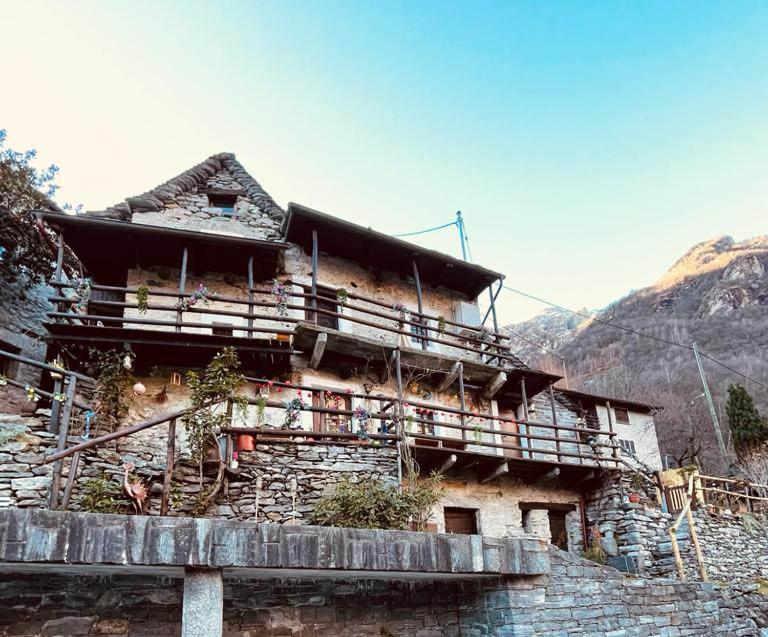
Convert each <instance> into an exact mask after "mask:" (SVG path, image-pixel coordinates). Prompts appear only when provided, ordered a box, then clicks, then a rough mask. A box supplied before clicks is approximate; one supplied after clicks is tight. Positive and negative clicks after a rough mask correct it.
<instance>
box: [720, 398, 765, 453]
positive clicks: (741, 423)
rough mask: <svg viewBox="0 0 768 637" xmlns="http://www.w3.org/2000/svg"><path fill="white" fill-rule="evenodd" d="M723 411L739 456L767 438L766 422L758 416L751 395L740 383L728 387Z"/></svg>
mask: <svg viewBox="0 0 768 637" xmlns="http://www.w3.org/2000/svg"><path fill="white" fill-rule="evenodd" d="M725 413H726V414H727V415H728V423H729V425H730V427H731V438H732V440H733V446H734V448H735V449H736V453H737V454H739V455H740V456H742V455H744V454H745V453H748V452H749V451H750V450H752V449H754V448H755V447H757V446H759V445H761V444H762V443H764V442H765V441H766V440H768V424H766V422H765V420H764V419H763V418H761V417H760V414H759V412H758V411H757V408H756V407H755V403H754V402H753V400H752V396H750V395H749V393H748V392H747V390H746V389H744V387H742V386H741V385H730V386H729V387H728V402H727V404H726V406H725Z"/></svg>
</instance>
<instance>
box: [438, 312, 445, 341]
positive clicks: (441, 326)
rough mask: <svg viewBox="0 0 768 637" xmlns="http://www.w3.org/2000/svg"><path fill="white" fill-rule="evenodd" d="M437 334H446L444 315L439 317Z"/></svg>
mask: <svg viewBox="0 0 768 637" xmlns="http://www.w3.org/2000/svg"><path fill="white" fill-rule="evenodd" d="M437 333H438V334H440V336H442V335H443V334H445V317H444V316H443V315H442V314H441V315H440V316H438V317H437Z"/></svg>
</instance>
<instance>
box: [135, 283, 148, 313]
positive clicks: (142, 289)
mask: <svg viewBox="0 0 768 637" xmlns="http://www.w3.org/2000/svg"><path fill="white" fill-rule="evenodd" d="M148 304H149V288H148V287H147V286H146V285H140V286H139V287H137V288H136V305H137V306H138V309H139V314H146V313H147V308H148Z"/></svg>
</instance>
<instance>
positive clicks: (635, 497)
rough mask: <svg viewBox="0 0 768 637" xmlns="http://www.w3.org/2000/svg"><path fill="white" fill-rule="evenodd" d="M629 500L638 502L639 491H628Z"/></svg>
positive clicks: (633, 502)
mask: <svg viewBox="0 0 768 637" xmlns="http://www.w3.org/2000/svg"><path fill="white" fill-rule="evenodd" d="M629 501H630V503H632V504H639V503H640V494H639V493H634V492H633V493H630V494H629Z"/></svg>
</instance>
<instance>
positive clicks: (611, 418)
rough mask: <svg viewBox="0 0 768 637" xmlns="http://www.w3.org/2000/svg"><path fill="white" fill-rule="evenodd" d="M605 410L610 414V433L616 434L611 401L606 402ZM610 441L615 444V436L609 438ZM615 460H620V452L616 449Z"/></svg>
mask: <svg viewBox="0 0 768 637" xmlns="http://www.w3.org/2000/svg"><path fill="white" fill-rule="evenodd" d="M605 409H606V411H607V412H608V431H609V432H610V433H614V431H613V411H612V410H611V401H610V400H606V401H605ZM609 440H610V441H611V442H613V436H609ZM613 458H614V460H616V461H617V462H618V460H619V450H618V449H614V450H613ZM617 466H618V464H617Z"/></svg>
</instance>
